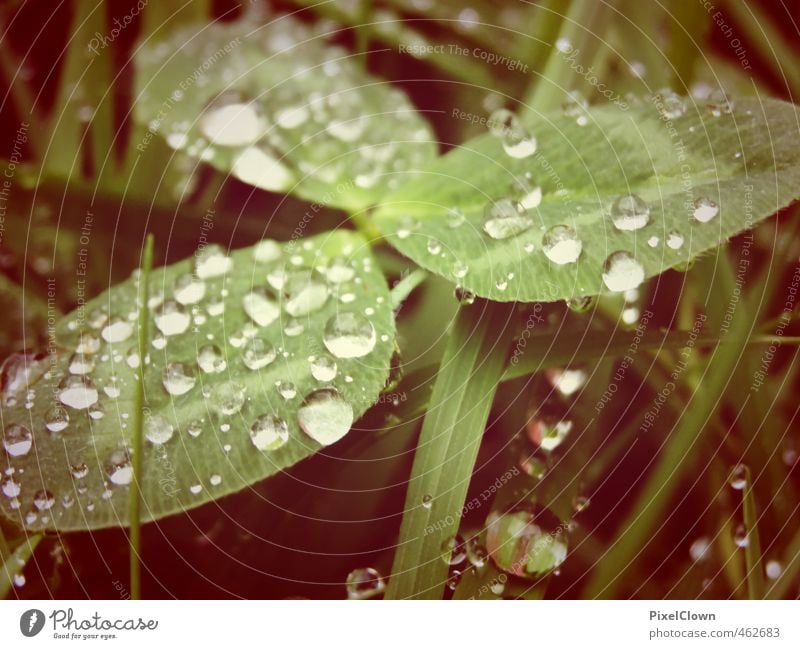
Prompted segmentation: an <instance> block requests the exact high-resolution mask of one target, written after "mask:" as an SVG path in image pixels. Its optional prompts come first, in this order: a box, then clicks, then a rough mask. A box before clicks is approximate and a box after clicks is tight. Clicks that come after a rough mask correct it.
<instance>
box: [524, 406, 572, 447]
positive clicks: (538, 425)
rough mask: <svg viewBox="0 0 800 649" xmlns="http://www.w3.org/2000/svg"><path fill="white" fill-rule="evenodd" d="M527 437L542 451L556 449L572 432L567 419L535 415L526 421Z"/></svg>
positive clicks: (570, 423) (570, 424)
mask: <svg viewBox="0 0 800 649" xmlns="http://www.w3.org/2000/svg"><path fill="white" fill-rule="evenodd" d="M527 430H528V437H529V438H530V440H531V441H532V442H533V443H534V444H536V445H537V446H538V447H539V448H541V449H542V450H543V451H548V452H550V451H553V450H555V449H556V448H558V447H559V446H560V445H561V443H562V442H563V441H564V440H565V439H566V437H567V435H568V434H569V432H570V431H571V430H572V422H571V421H570V420H568V419H562V418H560V417H554V416H551V415H537V416H535V417H533V418H531V419H530V420H529V421H528V427H527Z"/></svg>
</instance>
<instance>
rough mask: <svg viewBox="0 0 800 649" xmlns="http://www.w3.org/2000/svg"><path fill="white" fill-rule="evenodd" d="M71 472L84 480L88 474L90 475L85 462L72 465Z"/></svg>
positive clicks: (76, 477)
mask: <svg viewBox="0 0 800 649" xmlns="http://www.w3.org/2000/svg"><path fill="white" fill-rule="evenodd" d="M70 473H71V474H72V477H73V478H75V480H83V479H84V478H85V477H86V476H87V475H89V467H88V466H86V463H85V462H81V463H80V464H73V465H72V466H71V467H70Z"/></svg>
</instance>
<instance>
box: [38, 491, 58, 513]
mask: <svg viewBox="0 0 800 649" xmlns="http://www.w3.org/2000/svg"><path fill="white" fill-rule="evenodd" d="M55 504H56V499H55V498H54V497H53V494H52V493H50V492H49V491H47V490H46V489H40V490H39V491H37V492H36V493H35V494H34V495H33V506H34V507H36V509H38V510H39V511H40V512H41V511H45V510H47V509H50V508H51V507H52V506H53V505H55Z"/></svg>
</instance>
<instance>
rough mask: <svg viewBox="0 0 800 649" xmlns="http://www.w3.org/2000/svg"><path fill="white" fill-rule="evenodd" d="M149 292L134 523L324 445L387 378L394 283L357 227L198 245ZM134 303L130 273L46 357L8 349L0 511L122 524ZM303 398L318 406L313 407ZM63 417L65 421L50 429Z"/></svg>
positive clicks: (75, 316) (44, 519)
mask: <svg viewBox="0 0 800 649" xmlns="http://www.w3.org/2000/svg"><path fill="white" fill-rule="evenodd" d="M193 264H194V269H193ZM187 282H188V283H187ZM281 282H283V287H282V288H280V289H277V288H275V287H276V286H279V285H280V284H281ZM176 287H180V288H179V289H178V290H176ZM149 290H150V296H151V299H150V324H149V326H150V331H151V332H152V333H151V346H150V354H149V363H148V364H147V365H146V367H145V371H144V377H145V382H144V389H145V393H144V399H145V411H144V413H145V422H144V432H145V438H146V441H145V448H144V455H143V458H142V459H143V472H142V475H143V482H142V484H141V485H140V488H141V498H142V501H141V502H142V505H141V518H142V521H143V522H144V521H149V520H154V519H158V518H161V517H163V516H166V515H168V514H172V513H175V512H180V511H183V510H187V509H191V508H192V507H196V506H198V505H200V504H203V503H205V502H208V501H210V500H212V499H216V498H219V497H221V496H224V495H225V494H229V493H232V492H235V491H239V490H241V489H243V488H244V487H246V486H248V485H251V484H253V483H255V482H257V481H259V480H262V479H263V478H266V477H268V476H270V475H273V474H275V473H278V472H279V471H281V470H282V469H284V468H286V467H289V466H291V465H293V464H295V463H296V462H298V461H300V460H301V459H303V458H305V457H308V456H310V455H312V454H313V453H315V452H317V451H318V450H319V449H320V448H322V447H323V446H324V445H327V444H329V443H333V442H334V441H336V440H337V439H338V438H339V437H340V436H342V435H344V434H345V433H347V431H348V430H349V429H350V425H351V423H352V421H353V420H355V418H357V417H358V416H360V415H361V414H362V413H364V412H365V411H366V410H367V409H368V408H369V407H370V406H371V405H372V404H373V403H374V401H375V399H376V398H377V397H378V395H379V394H380V391H381V389H382V387H383V385H384V383H385V381H386V378H387V376H388V374H389V363H390V359H391V356H392V352H393V345H394V316H393V313H392V306H391V299H390V295H389V291H388V287H387V286H386V282H385V280H384V278H383V276H382V275H381V273H380V271H379V270H378V267H377V264H376V263H375V262H374V261H373V259H372V257H371V255H370V251H369V248H368V246H367V245H366V243H365V241H364V240H363V239H362V238H361V236H360V235H357V234H355V233H353V232H350V231H345V230H340V231H337V232H332V233H328V234H325V235H321V236H319V237H315V238H312V239H305V240H303V239H301V240H297V241H292V242H289V243H286V244H284V245H282V246H281V245H279V244H277V243H275V242H272V241H269V240H265V241H263V242H261V243H260V244H258V245H256V246H254V247H253V248H247V249H242V250H237V251H235V252H233V253H231V254H230V255H228V254H226V253H225V251H224V250H222V249H221V248H219V247H218V246H214V245H207V246H205V247H204V248H201V249H200V250H199V251H198V253H197V254H196V255H195V256H194V258H193V259H187V260H184V261H182V262H179V263H177V264H174V265H172V266H169V267H166V268H160V269H158V270H155V271H153V272H152V275H151V280H150V287H149ZM203 293H204V294H203ZM201 295H202V297H201ZM136 298H137V284H136V274H134V276H133V277H132V278H131V279H130V280H128V281H126V282H124V283H122V284H120V285H118V286H116V287H114V288H113V289H111V290H110V291H107V292H106V293H104V294H102V295H100V296H99V297H97V298H95V299H94V300H91V301H89V302H88V303H87V304H86V305H85V307H84V308H79V309H78V310H76V311H74V312H73V313H71V314H69V315H68V316H66V317H65V318H64V319H63V320H62V321H61V322H60V323H59V324H58V326H57V328H56V338H57V344H58V350H57V351H56V352H55V353H53V354H52V355H50V356H47V357H45V358H38V359H37V358H34V357H23V358H22V359H20V358H19V357H14V358H12V359H10V360H9V361H8V362H7V364H6V366H5V367H4V381H3V385H4V386H5V388H6V389H5V392H4V394H3V409H2V416H3V425H4V445H5V448H6V451H5V453H6V454H7V455H8V462H9V465H10V468H11V469H13V472H12V473H11V474H9V475H7V476H5V477H4V480H5V481H4V482H3V491H4V493H5V494H6V495H4V496H2V497H0V508H2V511H3V513H4V514H5V515H6V516H7V517H9V518H10V519H12V520H14V521H16V522H17V523H19V524H21V525H24V526H25V527H26V528H28V529H46V528H57V529H60V530H75V529H87V528H100V527H108V526H114V525H127V524H128V513H127V512H128V491H129V488H128V484H129V483H130V482H131V479H132V475H133V470H132V468H131V466H130V461H129V456H130V453H131V451H130V445H131V441H132V434H133V410H134V403H135V402H134V399H135V392H136V390H135V381H136V369H134V368H132V367H131V366H130V365H134V366H135V365H136V362H137V360H138V358H139V355H138V354H137V343H136V331H137V328H136V326H135V323H136V320H137V317H138V308H137V299H136ZM176 298H178V299H180V300H182V301H183V302H189V304H187V305H186V306H182V305H181V304H178V302H176V301H175V299H176ZM194 300H198V301H197V302H196V303H193V304H192V302H193V301H194ZM245 303H247V305H248V309H249V314H250V315H248V313H246V312H245V308H244V304H245ZM190 320H191V321H190ZM353 324H355V325H357V326H358V327H360V328H359V329H358V330H356V331H353V327H352V325H353ZM325 332H327V334H325ZM166 334H169V335H166ZM351 334H352V335H351ZM373 336H374V337H373ZM323 338H324V340H323ZM373 345H374V346H373ZM270 349H274V354H275V358H274V359H273V360H272V361H271V362H268V361H269V359H270V358H271V356H272V354H271V353H268V352H269V350H270ZM76 350H83V352H84V353H83V355H81V354H80V353H79V351H76ZM73 353H76V354H77V355H76V356H73ZM312 356H313V357H314V358H315V359H317V360H316V361H315V363H314V366H315V367H314V372H315V375H316V378H315V377H314V376H312V368H311V362H310V360H309V358H310V357H312ZM332 362H335V364H336V369H335V370H334V369H333V368H332V367H331V363H332ZM175 363H178V365H174V364H175ZM180 364H182V365H180ZM167 366H170V367H171V368H172V370H171V372H167V371H166V368H167ZM181 370H182V371H181ZM70 371H71V372H73V373H74V372H86V374H83V375H81V374H70V373H69V372H70ZM334 371H335V377H333V376H332V375H333V374H334ZM82 377H85V378H86V379H87V381H88V382H87V383H85V384H84V383H82V382H81V378H82ZM187 377H188V378H187ZM12 379H13V380H12ZM62 381H69V382H71V387H70V390H68V391H65V387H66V386H65V384H63V383H62ZM277 382H282V383H281V384H280V385H281V387H282V390H280V389H279V388H278V385H276V384H277ZM289 384H291V386H290V385H289ZM292 386H293V387H292ZM320 390H322V391H321V392H320ZM332 390H335V391H338V392H334V391H332ZM311 394H315V395H316V398H315V399H312V400H310V401H311V402H312V403H313V404H314V405H315V406H316V407H313V406H312V407H311V408H310V409H309V407H308V405H306V406H305V407H304V406H303V404H304V400H306V399H307V397H308V396H309V395H311ZM95 399H97V403H93V401H94V400H95ZM64 415H67V416H68V417H69V422H68V424H67V425H66V427H63V425H62V426H60V425H59V424H58V422H59V421H61V419H59V417H61V418H63V416H64ZM262 416H263V417H264V418H263V419H261V418H262ZM273 417H276V418H277V419H273ZM301 418H302V421H303V428H301V425H300V419H301ZM257 421H258V422H259V423H260V428H258V429H257V430H258V431H259V434H258V435H257V436H256V438H255V439H251V433H252V431H251V427H252V426H253V425H254V424H255V423H256V422H257ZM48 424H49V428H48ZM62 424H63V422H62ZM284 425H285V429H284ZM59 428H61V430H58V429H59ZM353 434H358V433H357V432H354V433H353ZM29 435H30V437H29ZM164 440H166V441H164ZM281 442H284V443H283V444H282V445H281ZM261 449H264V450H261ZM270 449H274V450H270ZM84 474H85V475H84ZM17 490H19V494H14V493H13V492H15V491H17ZM9 493H11V496H9V495H8V494H9Z"/></svg>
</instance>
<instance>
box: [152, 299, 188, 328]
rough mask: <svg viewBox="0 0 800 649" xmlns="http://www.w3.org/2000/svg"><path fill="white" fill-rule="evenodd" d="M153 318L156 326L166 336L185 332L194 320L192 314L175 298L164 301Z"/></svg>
mask: <svg viewBox="0 0 800 649" xmlns="http://www.w3.org/2000/svg"><path fill="white" fill-rule="evenodd" d="M153 319H154V321H155V323H156V327H158V329H159V331H160V332H161V333H162V334H164V335H165V336H177V335H178V334H182V333H184V332H185V331H186V330H187V329H188V328H189V324H190V323H191V321H192V317H191V315H189V314H188V313H186V310H185V309H184V308H183V306H182V305H181V304H179V303H178V302H175V301H174V300H167V301H166V302H164V303H163V304H162V305H161V307H160V308H159V309H158V311H157V312H156V315H155V317H154V318H153Z"/></svg>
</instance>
